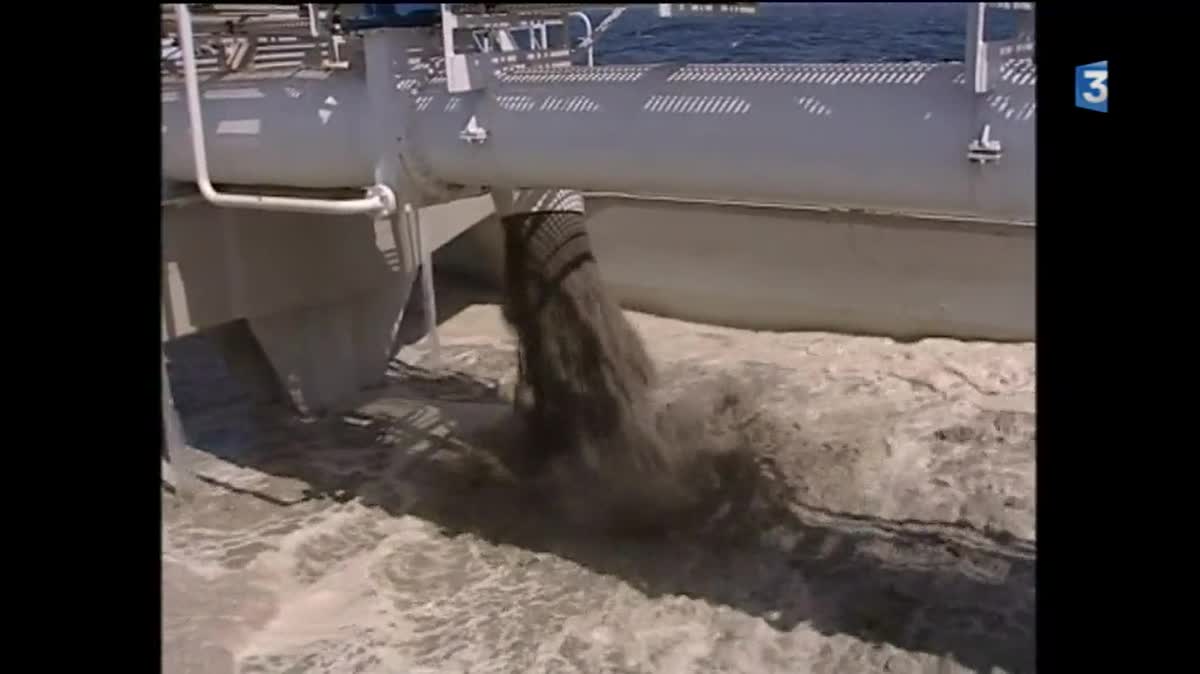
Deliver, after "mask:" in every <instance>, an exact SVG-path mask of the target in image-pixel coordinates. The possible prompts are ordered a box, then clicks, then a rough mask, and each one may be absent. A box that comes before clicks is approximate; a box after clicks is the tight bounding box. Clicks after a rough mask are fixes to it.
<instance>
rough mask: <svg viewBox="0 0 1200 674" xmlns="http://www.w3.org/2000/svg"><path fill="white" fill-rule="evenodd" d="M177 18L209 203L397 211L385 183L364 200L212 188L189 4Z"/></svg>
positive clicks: (199, 175) (198, 165)
mask: <svg viewBox="0 0 1200 674" xmlns="http://www.w3.org/2000/svg"><path fill="white" fill-rule="evenodd" d="M175 18H176V21H177V23H178V26H179V43H180V48H181V49H182V50H183V77H184V87H185V89H186V92H185V98H186V99H187V108H188V121H189V123H190V127H191V128H190V131H191V140H192V158H193V160H194V162H195V170H196V176H195V177H196V185H197V187H199V189H200V193H201V194H203V195H204V198H205V199H207V200H208V201H209V203H211V204H213V205H215V206H223V207H227V208H250V209H257V210H266V211H290V212H294V213H321V214H326V215H365V214H371V213H379V212H384V213H388V212H392V211H394V210H395V195H393V194H392V192H391V190H390V189H389V188H388V187H386V186H384V185H374V186H372V187H371V188H370V189H369V190H368V193H369V194H370V196H368V197H366V198H363V199H344V200H334V199H301V198H295V197H271V196H261V195H251V194H222V193H220V192H217V190H216V189H215V188H214V187H213V184H212V180H211V179H210V178H209V174H208V157H207V156H206V154H205V144H204V121H203V118H202V116H201V113H200V82H199V76H198V75H197V73H196V54H195V47H194V44H193V36H192V20H191V13H190V12H189V10H188V7H187V5H186V4H176V5H175Z"/></svg>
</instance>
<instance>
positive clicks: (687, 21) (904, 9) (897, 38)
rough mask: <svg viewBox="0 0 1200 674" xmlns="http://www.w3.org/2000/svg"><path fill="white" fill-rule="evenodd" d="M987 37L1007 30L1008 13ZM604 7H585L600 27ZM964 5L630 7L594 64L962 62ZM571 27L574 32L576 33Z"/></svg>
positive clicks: (602, 42)
mask: <svg viewBox="0 0 1200 674" xmlns="http://www.w3.org/2000/svg"><path fill="white" fill-rule="evenodd" d="M994 14H995V16H996V20H995V21H993V20H992V19H989V21H988V26H987V32H988V34H989V37H992V36H996V37H999V36H1002V35H1005V34H1006V33H1010V32H1011V31H1012V25H1013V24H1012V19H1011V17H1010V16H1008V15H1007V14H1008V13H994ZM604 15H605V12H589V16H590V17H591V19H592V23H593V25H599V23H600V21H601V20H602V18H603V17H604ZM966 17H967V9H966V4H965V3H932V2H930V3H882V2H881V3H826V2H814V3H804V2H788V3H762V4H760V5H759V13H758V14H757V15H756V16H737V17H727V18H708V17H689V18H674V19H660V18H658V17H657V15H656V12H655V6H654V5H644V6H636V7H632V8H631V9H630V10H629V11H627V12H626V13H625V15H624V16H622V17H620V18H619V19H617V21H616V22H615V23H614V24H613V25H612V26H611V28H610V29H609V30H608V31H607V32H606V33H605V34H604V35H603V36H602V37H601V38H600V39H599V41H598V42H597V44H596V49H595V59H596V64H597V65H609V64H620V63H624V64H635V63H662V62H691V63H781V62H799V63H846V62H877V61H892V62H894V61H926V62H939V61H961V60H963V54H964V49H965V46H964V45H965V37H966ZM576 31H581V28H580V27H579V26H572V33H573V34H582V32H576Z"/></svg>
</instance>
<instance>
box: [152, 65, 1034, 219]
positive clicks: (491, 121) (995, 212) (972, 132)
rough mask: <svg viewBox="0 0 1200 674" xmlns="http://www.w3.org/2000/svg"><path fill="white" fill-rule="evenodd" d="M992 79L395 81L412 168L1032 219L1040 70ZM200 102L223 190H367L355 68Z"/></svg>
mask: <svg viewBox="0 0 1200 674" xmlns="http://www.w3.org/2000/svg"><path fill="white" fill-rule="evenodd" d="M998 74H999V76H998V77H997V78H996V81H995V83H994V88H993V89H992V91H990V92H989V93H987V94H982V95H975V94H974V93H973V92H972V91H971V88H970V84H969V82H970V81H971V78H969V77H968V73H967V72H966V68H965V66H963V65H962V64H954V63H948V64H924V63H903V64H884V63H880V64H764V65H695V64H693V65H651V66H599V67H594V68H588V67H532V68H527V69H524V70H517V71H509V72H502V73H499V74H498V75H497V77H496V79H495V80H494V81H493V82H492V84H491V85H490V86H489V87H488V88H487V89H486V90H484V91H476V92H468V93H462V94H451V93H449V92H447V90H446V87H445V85H444V82H443V81H439V80H433V81H430V82H428V83H425V84H424V85H419V84H418V83H417V82H407V83H406V82H403V81H401V82H397V85H396V86H397V95H406V96H411V97H412V101H411V102H412V106H411V107H410V108H409V110H411V119H409V120H407V123H406V124H404V125H403V127H404V130H405V133H407V134H409V138H408V140H409V141H410V142H411V147H412V148H414V150H415V151H416V152H417V153H418V154H419V155H420V156H419V157H411V158H410V159H415V160H418V161H419V162H420V164H421V165H422V166H423V167H424V169H425V170H426V171H427V172H428V173H429V174H430V175H432V176H433V177H435V178H436V179H438V180H442V181H446V182H449V183H457V184H462V185H467V186H490V185H497V184H504V185H520V186H522V187H544V188H553V187H562V186H570V187H572V188H576V189H580V190H586V191H591V192H597V191H599V192H615V193H628V194H643V195H645V194H649V195H658V196H664V197H676V198H681V199H689V200H710V199H711V200H720V201H734V202H749V203H771V204H781V205H798V206H817V207H835V208H848V209H867V210H875V211H887V212H901V213H916V214H930V215H941V216H949V217H971V218H982V219H989V220H1001V221H1025V222H1031V221H1033V219H1034V194H1035V173H1034V167H1035V161H1034V156H1035V133H1034V128H1035V116H1036V101H1035V86H1034V85H1035V82H1036V72H1035V69H1034V66H1033V65H1032V64H1031V63H1030V62H1029V61H1028V60H1013V61H1011V62H1008V63H1004V64H1001V66H1000V68H999V71H998ZM202 95H203V96H204V99H205V100H204V115H205V125H206V132H207V138H208V143H209V148H208V155H209V170H210V173H211V175H212V177H213V180H214V181H216V182H223V183H229V184H247V185H262V184H267V185H285V186H292V187H312V188H337V187H354V186H361V185H367V184H371V183H372V182H374V180H373V168H374V166H375V162H376V160H377V156H376V150H377V147H378V142H377V139H376V138H374V136H373V135H372V134H373V133H376V132H373V131H372V129H373V126H372V124H370V123H368V121H367V120H368V119H369V107H368V98H367V87H366V81H365V78H364V77H363V73H362V72H361V71H357V70H350V71H342V72H324V73H319V74H314V73H312V72H305V71H301V72H298V73H290V74H278V75H277V74H254V75H245V74H236V73H235V74H232V75H227V76H225V77H222V78H216V79H213V80H210V81H209V82H208V83H206V86H205V87H204V88H203V94H202ZM162 100H163V168H164V173H165V175H166V177H167V178H169V179H174V180H182V181H193V180H195V175H194V168H193V162H192V157H191V150H190V147H189V144H188V134H187V111H186V107H185V106H184V105H183V96H182V92H181V91H180V90H179V87H178V86H177V85H173V84H164V90H163V98H162ZM400 126H401V125H400V123H399V121H398V122H397V128H398V129H399V128H400ZM980 139H984V140H991V141H995V142H996V143H998V151H997V153H996V155H995V156H993V157H989V159H990V161H987V162H985V163H981V162H977V161H972V160H971V159H970V158H969V157H968V146H969V145H970V144H971V143H972V141H978V140H980Z"/></svg>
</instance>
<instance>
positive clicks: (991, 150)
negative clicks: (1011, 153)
mask: <svg viewBox="0 0 1200 674" xmlns="http://www.w3.org/2000/svg"><path fill="white" fill-rule="evenodd" d="M991 134H992V125H991V124H984V125H983V131H981V132H980V134H979V137H978V138H976V139H975V140H973V141H971V142H970V143H969V144H967V159H969V160H971V161H973V162H976V163H978V164H986V163H988V162H992V161H999V159H1000V157H1001V156H1002V155H1003V153H1004V148H1003V147H1002V146H1001V145H1000V141H998V140H995V139H993V138H992V137H991Z"/></svg>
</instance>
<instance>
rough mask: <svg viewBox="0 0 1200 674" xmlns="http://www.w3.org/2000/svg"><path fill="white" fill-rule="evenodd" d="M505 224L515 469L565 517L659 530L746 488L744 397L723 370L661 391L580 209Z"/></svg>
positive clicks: (752, 465)
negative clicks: (519, 446) (669, 392)
mask: <svg viewBox="0 0 1200 674" xmlns="http://www.w3.org/2000/svg"><path fill="white" fill-rule="evenodd" d="M502 222H503V228H504V233H505V254H506V255H505V259H506V263H505V265H506V267H505V284H506V304H505V307H504V314H505V318H506V319H507V320H508V322H509V323H510V325H511V326H512V327H513V329H514V331H515V332H516V334H517V338H518V341H519V344H520V359H521V365H520V368H521V372H520V375H519V378H520V382H519V384H518V394H517V396H516V398H517V405H516V406H517V412H518V414H519V415H520V416H521V417H522V419H523V421H524V422H525V424H524V425H525V429H526V431H527V438H526V439H525V442H524V443H523V444H524V456H523V457H522V460H523V462H524V465H523V470H524V472H526V473H527V474H528V475H531V476H534V477H535V479H536V480H537V482H538V483H539V484H541V485H542V486H544V487H546V488H548V490H549V492H550V493H552V494H553V495H554V497H555V498H556V499H557V500H558V505H559V506H561V507H562V508H563V509H564V511H565V512H566V514H568V515H569V516H570V517H572V518H573V519H575V520H576V521H580V522H583V523H587V524H592V525H596V526H600V527H603V528H620V529H629V528H634V529H646V528H664V527H665V528H670V527H674V526H676V525H678V524H679V523H681V522H682V521H685V520H691V521H697V520H699V519H703V518H705V517H710V516H711V515H712V513H713V511H714V510H715V509H717V508H720V507H722V503H723V502H724V503H725V505H724V507H728V501H729V499H731V498H732V499H739V500H743V501H744V500H745V499H747V498H753V497H754V494H751V493H750V492H754V491H758V490H760V489H759V487H760V485H761V483H762V479H761V478H762V474H761V470H760V469H759V466H758V465H757V462H756V458H755V457H754V456H753V455H752V453H751V452H750V451H748V450H749V448H748V447H747V446H746V442H745V441H744V440H745V437H744V436H745V434H744V431H745V430H746V424H748V423H750V422H751V421H753V417H754V414H755V412H754V410H752V409H750V406H751V403H750V401H748V400H746V399H744V397H743V396H742V395H741V393H740V392H739V390H738V387H737V386H736V384H734V383H733V382H731V381H729V380H714V381H713V382H711V385H710V386H709V387H707V388H703V389H695V390H692V391H690V392H689V395H687V396H686V397H683V398H680V399H676V400H671V401H667V400H663V399H662V397H661V394H660V393H659V391H658V389H657V380H656V373H655V368H654V364H653V362H652V361H651V359H650V357H649V356H648V355H647V353H646V350H645V347H644V345H643V343H642V341H641V339H640V337H639V336H638V334H637V333H636V332H635V330H634V329H633V326H632V325H630V323H629V321H628V320H627V318H626V317H625V315H624V314H623V313H622V311H621V308H620V306H619V305H618V304H617V302H616V301H615V300H614V299H613V298H612V297H611V296H610V295H609V294H608V293H607V291H606V289H605V287H604V285H603V283H602V280H601V276H600V273H599V270H598V268H597V263H596V259H595V257H594V256H593V253H592V249H591V245H590V242H589V239H588V233H587V230H586V229H585V226H584V219H583V216H582V214H580V213H576V212H570V211H565V212H541V213H523V214H520V215H511V216H507V217H505V218H503V219H502Z"/></svg>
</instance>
